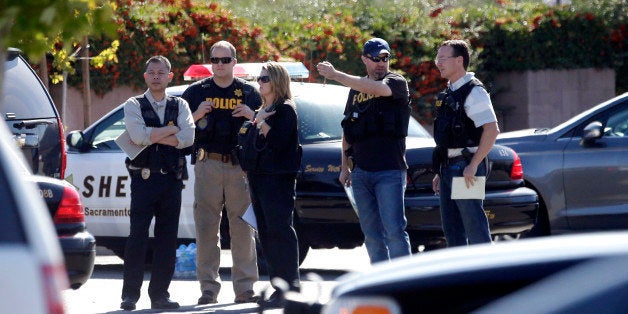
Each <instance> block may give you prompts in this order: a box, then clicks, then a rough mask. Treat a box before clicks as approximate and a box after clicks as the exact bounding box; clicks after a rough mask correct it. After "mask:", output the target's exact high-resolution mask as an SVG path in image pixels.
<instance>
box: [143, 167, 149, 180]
mask: <svg viewBox="0 0 628 314" xmlns="http://www.w3.org/2000/svg"><path fill="white" fill-rule="evenodd" d="M148 178H150V169H148V168H142V179H144V180H147V179H148Z"/></svg>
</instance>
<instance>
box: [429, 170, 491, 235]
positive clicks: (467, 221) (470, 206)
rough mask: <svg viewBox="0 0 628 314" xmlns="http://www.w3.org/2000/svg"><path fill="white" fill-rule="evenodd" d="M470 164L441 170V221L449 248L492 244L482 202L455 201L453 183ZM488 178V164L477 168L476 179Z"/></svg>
mask: <svg viewBox="0 0 628 314" xmlns="http://www.w3.org/2000/svg"><path fill="white" fill-rule="evenodd" d="M467 164H468V162H467V161H465V160H461V161H458V162H456V163H452V164H450V165H447V166H443V167H442V168H441V173H440V217H441V221H442V224H443V232H444V233H445V239H446V240H447V246H450V247H451V246H463V245H468V244H476V243H489V242H491V233H490V231H489V227H488V219H487V218H486V213H485V212H484V204H483V201H482V200H470V199H463V200H452V199H451V182H452V178H453V177H461V176H462V172H463V171H464V168H465V167H466V166H467ZM485 175H486V163H485V162H482V163H480V165H479V166H478V170H477V173H476V176H485Z"/></svg>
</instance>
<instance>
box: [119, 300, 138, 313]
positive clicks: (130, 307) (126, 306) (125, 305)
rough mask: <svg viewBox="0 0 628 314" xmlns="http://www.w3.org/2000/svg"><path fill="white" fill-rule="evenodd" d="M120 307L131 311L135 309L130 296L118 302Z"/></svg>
mask: <svg viewBox="0 0 628 314" xmlns="http://www.w3.org/2000/svg"><path fill="white" fill-rule="evenodd" d="M120 308H121V309H123V310H125V311H133V310H135V301H134V300H132V299H131V298H124V299H122V303H120Z"/></svg>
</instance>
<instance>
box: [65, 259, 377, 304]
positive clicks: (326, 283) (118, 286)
mask: <svg viewBox="0 0 628 314" xmlns="http://www.w3.org/2000/svg"><path fill="white" fill-rule="evenodd" d="M231 265H232V261H231V252H230V251H229V250H223V251H222V255H221V268H220V276H221V278H222V288H221V290H220V294H219V295H218V304H210V305H196V302H197V300H198V298H199V296H200V290H199V285H198V282H197V281H196V279H192V278H190V279H180V278H175V279H173V281H172V283H171V285H170V289H169V291H170V295H171V299H172V300H174V301H177V302H179V304H180V305H181V308H180V309H178V310H176V311H169V312H167V311H153V310H150V299H149V298H148V292H147V290H148V281H149V279H150V272H148V271H147V272H146V273H145V275H144V284H143V285H142V295H141V298H140V300H139V301H138V303H137V310H136V311H134V312H133V313H229V314H235V313H257V312H258V307H257V305H256V304H253V303H248V304H235V303H233V299H234V298H235V296H234V293H233V285H232V282H231V276H230V275H231V274H230V267H231ZM369 267H370V265H369V260H368V256H367V254H366V249H365V248H364V247H359V248H356V249H352V250H340V249H320V250H310V252H309V254H308V256H307V258H306V259H305V261H304V262H303V265H301V280H302V292H303V294H305V296H306V298H307V299H310V300H315V299H319V300H322V301H325V300H326V299H327V298H328V296H329V294H330V292H331V290H332V289H333V287H334V286H335V285H336V278H338V277H339V276H341V275H343V274H345V273H347V272H351V271H360V270H365V269H367V268H369ZM122 269H123V261H122V260H121V259H120V258H118V257H117V256H115V255H113V254H111V253H110V252H108V251H106V250H103V249H100V248H99V250H98V255H97V257H96V266H95V269H94V273H93V275H92V278H90V279H89V280H88V281H87V283H86V284H85V285H84V286H83V287H81V288H80V289H78V290H66V291H64V292H63V297H64V302H65V305H66V312H67V313H68V314H86V313H126V312H125V311H122V310H120V292H121V291H122ZM308 273H316V274H318V275H319V276H320V277H321V278H322V281H316V280H312V279H309V277H308V275H307V274H308ZM268 287H270V283H269V278H268V276H260V281H258V282H257V283H256V284H255V287H254V289H255V291H256V292H261V291H264V290H265V289H267V288H268ZM271 291H272V289H271ZM265 313H282V311H281V310H272V311H266V312H265Z"/></svg>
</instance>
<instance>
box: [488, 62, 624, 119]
mask: <svg viewBox="0 0 628 314" xmlns="http://www.w3.org/2000/svg"><path fill="white" fill-rule="evenodd" d="M496 83H497V84H498V85H499V90H500V91H499V92H497V93H496V94H494V95H493V104H494V106H495V107H496V108H502V107H503V108H508V109H507V110H506V111H505V112H504V113H503V115H502V114H499V113H498V118H500V119H501V121H500V123H499V124H500V129H501V130H502V131H513V130H519V129H526V128H541V127H553V126H556V125H558V124H560V123H562V122H564V121H566V120H567V119H569V118H570V117H572V116H574V115H576V114H578V113H580V112H582V111H584V110H586V109H589V108H591V107H593V106H595V105H597V104H598V103H600V102H602V101H605V100H607V99H610V98H612V97H614V96H615V72H614V71H613V70H612V69H601V70H600V69H592V68H591V69H577V70H544V71H534V72H533V71H526V72H509V73H502V74H499V75H498V76H497V78H496Z"/></svg>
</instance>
